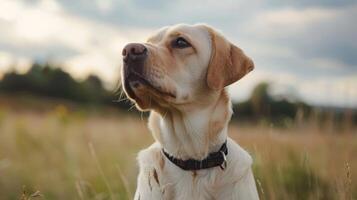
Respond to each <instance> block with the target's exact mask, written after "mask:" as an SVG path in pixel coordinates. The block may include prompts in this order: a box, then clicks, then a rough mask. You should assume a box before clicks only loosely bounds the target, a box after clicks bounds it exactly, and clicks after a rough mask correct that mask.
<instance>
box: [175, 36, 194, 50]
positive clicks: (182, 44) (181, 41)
mask: <svg viewBox="0 0 357 200" xmlns="http://www.w3.org/2000/svg"><path fill="white" fill-rule="evenodd" d="M190 46H191V44H190V43H189V42H187V41H186V40H185V38H183V37H178V38H176V39H175V40H174V41H172V47H174V48H179V49H184V48H187V47H190Z"/></svg>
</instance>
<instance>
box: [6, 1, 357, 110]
mask: <svg viewBox="0 0 357 200" xmlns="http://www.w3.org/2000/svg"><path fill="white" fill-rule="evenodd" d="M356 20H357V2H356V1H352V0H351V1H349V0H315V1H314V0H299V1H296V0H249V1H238V0H236V1H234V0H220V1H217V0H206V1H203V0H195V1H193V0H179V1H164V0H157V1H149V0H132V1H129V0H22V1H21V0H0V77H1V74H2V73H3V72H5V71H7V70H9V66H10V65H13V64H16V65H17V66H18V67H17V69H16V70H17V71H19V72H25V71H26V70H27V69H28V66H29V65H30V64H31V62H33V61H34V60H37V61H41V62H44V61H48V60H50V61H51V62H55V63H60V64H61V65H62V66H63V67H64V69H65V70H66V71H68V72H70V73H71V74H72V75H73V76H74V77H75V78H79V79H81V78H84V77H85V76H87V75H88V74H90V73H94V74H97V75H98V76H100V77H101V78H103V80H105V82H106V84H107V85H113V83H115V82H116V80H118V75H119V73H118V68H119V66H120V64H121V56H120V54H121V49H122V47H123V46H124V45H125V44H126V43H128V42H136V41H144V40H145V38H146V37H147V36H149V35H150V34H152V33H153V32H154V31H155V30H156V29H158V28H160V27H162V26H167V25H172V24H176V23H189V24H194V23H207V24H209V25H211V26H213V27H216V28H217V29H219V30H221V31H222V32H223V34H224V35H226V36H227V38H228V39H229V40H231V41H232V42H233V43H235V44H237V45H238V46H240V47H241V48H242V49H243V50H245V52H246V54H247V55H249V56H250V57H251V58H252V59H253V60H254V61H255V65H256V68H255V70H254V71H253V72H252V73H250V74H249V75H248V76H247V77H245V78H243V79H242V80H241V81H239V82H237V83H236V84H234V85H233V86H232V87H231V88H230V92H231V95H232V97H233V98H234V100H238V101H239V100H244V99H246V98H247V97H248V96H249V94H250V92H251V90H252V88H253V87H254V86H255V85H256V84H257V83H259V82H261V81H269V82H272V83H273V85H274V87H273V88H274V91H275V92H277V93H289V94H290V93H292V94H294V95H295V96H297V97H298V98H301V99H302V100H305V101H307V102H308V103H311V104H318V105H334V106H348V107H357V23H356Z"/></svg>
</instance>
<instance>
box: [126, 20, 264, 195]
mask: <svg viewBox="0 0 357 200" xmlns="http://www.w3.org/2000/svg"><path fill="white" fill-rule="evenodd" d="M177 36H184V37H185V38H186V39H187V40H189V42H190V43H191V44H192V46H193V47H192V48H187V49H172V48H171V47H170V46H169V44H170V41H172V40H173V39H174V38H175V37H177ZM144 45H145V46H146V47H147V48H148V50H149V58H148V61H147V62H146V64H145V70H144V71H145V76H146V78H147V80H148V81H150V83H151V84H152V85H154V86H155V87H157V88H159V89H160V91H164V92H168V93H171V94H174V97H170V96H163V95H160V93H158V92H157V91H156V90H155V89H152V88H148V87H147V86H145V85H142V86H140V87H137V88H135V89H133V90H134V92H135V97H129V98H131V99H132V100H133V101H134V102H135V103H136V104H137V106H138V108H139V109H143V110H150V111H151V114H150V118H149V128H150V130H151V131H152V133H153V136H154V138H155V140H156V142H155V143H154V144H152V145H151V146H150V147H148V148H147V149H145V150H142V151H141V152H140V153H139V156H138V162H139V171H140V172H139V176H138V184H137V191H136V193H135V197H134V198H135V199H136V200H137V199H140V200H151V199H155V200H156V199H165V200H166V199H167V200H191V199H192V200H204V199H208V200H210V199H212V200H213V199H224V200H229V199H240V200H255V199H259V197H258V193H257V190H256V185H255V181H254V177H253V173H252V170H251V165H252V158H251V157H250V155H249V154H248V153H247V152H246V151H245V150H244V149H242V148H241V147H240V146H239V145H238V144H237V143H236V142H234V141H233V140H232V139H230V138H229V137H228V133H227V127H228V122H229V121H230V118H231V114H232V110H231V102H230V99H229V96H228V95H227V92H226V89H225V87H226V86H227V85H229V84H231V83H233V82H235V81H237V80H238V79H240V78H242V77H243V76H244V75H245V74H246V73H248V72H249V71H251V70H252V69H253V62H252V61H251V60H250V59H249V58H248V57H246V56H245V54H244V53H243V51H241V50H240V49H239V48H238V47H236V46H234V45H233V44H231V43H229V42H228V41H227V40H226V39H225V38H224V37H223V36H222V35H221V34H219V33H218V32H217V31H215V30H213V29H212V28H210V27H208V26H206V25H194V26H189V25H176V26H173V27H165V28H163V29H161V30H159V32H158V33H157V34H155V35H154V36H152V37H151V38H149V40H148V42H147V43H144ZM217 67H219V68H217ZM221 68H222V69H221ZM223 68H224V69H223ZM222 70H224V71H222ZM210 73H212V74H210ZM228 74H229V75H228ZM207 77H209V78H207ZM226 140H227V146H228V155H227V168H226V169H225V170H221V169H220V168H219V167H214V168H210V169H204V170H197V171H184V170H182V169H180V168H179V167H177V166H176V165H174V164H173V163H171V162H170V161H169V160H168V159H167V158H166V157H165V156H164V155H163V153H162V149H163V148H164V149H165V151H167V152H168V153H169V154H171V155H173V156H175V157H177V158H181V159H189V158H193V159H203V158H205V157H206V156H207V155H208V154H209V153H210V152H215V151H218V149H219V148H220V146H221V145H222V144H223V143H224V142H225V141H226Z"/></svg>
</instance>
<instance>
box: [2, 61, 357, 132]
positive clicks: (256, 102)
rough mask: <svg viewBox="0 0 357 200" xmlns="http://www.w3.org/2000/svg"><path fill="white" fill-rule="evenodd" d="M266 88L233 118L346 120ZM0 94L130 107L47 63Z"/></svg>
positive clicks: (354, 116) (12, 80) (10, 78)
mask: <svg viewBox="0 0 357 200" xmlns="http://www.w3.org/2000/svg"><path fill="white" fill-rule="evenodd" d="M269 87H270V85H269V84H268V83H261V84H258V85H257V86H256V87H255V88H254V90H253V91H252V94H251V96H250V98H249V99H248V100H246V101H244V102H240V103H234V104H233V111H234V113H235V115H233V119H236V118H239V119H240V120H243V121H244V120H247V121H255V122H258V121H266V122H268V123H274V124H277V125H280V126H286V124H288V123H290V122H292V121H296V120H308V118H309V117H310V116H311V115H313V114H316V113H317V115H319V117H318V118H319V120H326V118H329V117H330V118H331V115H332V116H333V120H334V121H343V120H345V119H344V118H345V117H346V116H345V115H346V112H345V111H344V110H342V111H341V110H338V109H331V108H330V109H327V108H316V107H312V106H310V105H308V104H306V103H304V102H302V101H298V100H295V101H290V100H288V98H276V97H274V96H272V95H271V94H270V93H269ZM0 93H3V94H22V93H26V94H31V95H35V96H40V97H52V98H60V99H65V100H70V101H73V102H76V103H78V104H83V105H93V104H97V105H108V106H113V107H117V108H119V109H121V110H128V109H129V108H130V107H132V105H131V104H130V102H128V101H118V99H119V95H118V93H117V92H116V91H108V90H106V89H105V88H104V87H103V83H102V81H101V80H100V79H99V78H98V77H97V76H95V75H91V76H89V77H88V78H86V79H85V80H83V81H78V80H75V79H74V78H73V77H72V76H71V75H70V74H68V73H67V72H65V71H63V70H62V69H61V68H60V67H56V66H51V65H50V64H39V63H34V64H33V65H32V67H31V68H30V70H29V71H28V72H27V73H25V74H18V73H16V72H14V71H11V72H8V73H6V74H4V76H3V78H2V79H1V80H0ZM347 114H348V116H349V118H350V120H352V123H353V124H356V123H357V112H356V110H352V111H351V110H350V111H349V112H348V113H347Z"/></svg>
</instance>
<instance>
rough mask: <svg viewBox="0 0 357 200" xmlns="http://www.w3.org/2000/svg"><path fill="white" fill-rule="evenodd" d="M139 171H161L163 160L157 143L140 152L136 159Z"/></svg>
mask: <svg viewBox="0 0 357 200" xmlns="http://www.w3.org/2000/svg"><path fill="white" fill-rule="evenodd" d="M137 160H138V163H139V167H140V169H143V168H147V167H151V168H155V169H163V167H164V164H165V160H164V157H163V155H162V150H161V145H160V144H159V143H158V142H155V143H153V144H152V145H150V146H149V147H148V148H146V149H144V150H141V151H140V152H139V154H138V157H137Z"/></svg>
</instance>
